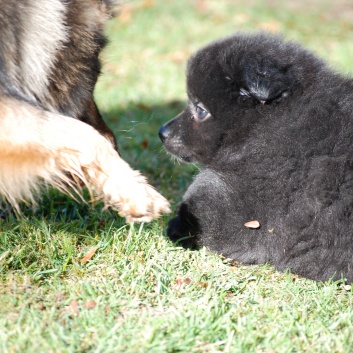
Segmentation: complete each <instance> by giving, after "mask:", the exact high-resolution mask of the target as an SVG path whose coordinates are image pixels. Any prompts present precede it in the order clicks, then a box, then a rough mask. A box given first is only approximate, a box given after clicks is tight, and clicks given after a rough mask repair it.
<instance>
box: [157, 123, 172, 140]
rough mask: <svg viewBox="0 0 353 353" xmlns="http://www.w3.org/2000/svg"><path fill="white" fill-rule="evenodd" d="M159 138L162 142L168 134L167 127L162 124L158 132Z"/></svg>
mask: <svg viewBox="0 0 353 353" xmlns="http://www.w3.org/2000/svg"><path fill="white" fill-rule="evenodd" d="M158 135H159V138H160V139H161V141H162V142H164V141H165V140H166V139H167V138H168V137H169V135H170V131H169V129H168V128H167V127H166V126H165V125H163V126H162V127H161V128H160V129H159V132H158Z"/></svg>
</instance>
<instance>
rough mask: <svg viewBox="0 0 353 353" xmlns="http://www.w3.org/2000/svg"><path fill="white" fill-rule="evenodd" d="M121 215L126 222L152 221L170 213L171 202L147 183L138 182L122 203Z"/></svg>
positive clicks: (120, 207)
mask: <svg viewBox="0 0 353 353" xmlns="http://www.w3.org/2000/svg"><path fill="white" fill-rule="evenodd" d="M118 209H119V215H120V216H122V217H125V219H126V222H128V223H132V222H150V221H152V220H153V219H155V218H158V217H160V216H161V215H162V214H163V213H170V208H169V202H168V201H167V200H166V199H165V198H164V197H163V196H162V195H161V194H160V193H158V192H157V191H156V190H155V189H154V188H153V187H152V186H151V185H149V184H147V183H138V184H137V185H135V186H134V187H133V189H130V190H129V193H128V195H127V196H126V197H125V198H124V200H123V202H121V203H120V205H119V207H118Z"/></svg>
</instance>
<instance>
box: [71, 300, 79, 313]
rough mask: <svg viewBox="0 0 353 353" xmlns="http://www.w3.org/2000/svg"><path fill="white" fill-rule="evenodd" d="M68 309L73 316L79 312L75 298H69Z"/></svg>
mask: <svg viewBox="0 0 353 353" xmlns="http://www.w3.org/2000/svg"><path fill="white" fill-rule="evenodd" d="M70 309H71V311H72V312H73V313H74V315H75V316H78V313H79V308H78V302H77V300H75V299H74V300H71V303H70Z"/></svg>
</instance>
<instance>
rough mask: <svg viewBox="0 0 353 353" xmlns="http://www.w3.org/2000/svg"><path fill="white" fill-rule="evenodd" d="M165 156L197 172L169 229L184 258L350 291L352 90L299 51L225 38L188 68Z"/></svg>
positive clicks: (259, 38) (248, 38)
mask: <svg viewBox="0 0 353 353" xmlns="http://www.w3.org/2000/svg"><path fill="white" fill-rule="evenodd" d="M187 93H188V97H189V102H188V104H187V106H186V109H185V110H184V111H183V112H182V113H181V114H180V115H178V116H177V117H176V118H175V119H173V120H171V121H170V122H168V123H167V124H166V125H164V126H163V127H162V128H161V130H160V137H161V139H162V141H163V142H164V146H165V148H166V149H167V151H169V152H170V153H171V154H173V155H175V156H177V157H179V158H180V159H181V160H183V161H186V162H199V163H201V164H203V166H204V169H203V171H201V173H200V174H199V175H197V177H196V178H195V180H194V182H193V183H192V184H191V186H190V187H189V189H188V190H187V192H186V194H185V195H184V197H183V200H182V203H181V205H180V208H179V210H178V214H177V216H176V217H175V218H174V219H172V220H171V221H170V223H169V226H168V230H167V233H168V236H169V237H170V239H172V240H174V241H178V242H179V243H180V244H181V245H183V246H185V247H194V248H195V247H196V248H197V247H200V246H206V247H208V248H210V249H212V250H215V251H217V252H219V253H221V254H223V255H224V256H226V257H228V258H232V259H235V260H238V261H240V262H243V263H247V264H259V263H266V262H267V263H270V264H273V265H274V266H275V267H276V268H278V269H279V270H283V271H284V270H287V269H289V270H290V271H292V272H293V273H296V274H299V275H302V276H305V277H308V278H311V279H316V280H328V279H330V278H335V279H340V278H342V277H344V278H346V279H347V280H348V281H349V282H352V281H353V147H352V146H353V102H352V97H353V80H352V79H351V78H344V77H343V76H342V75H340V74H337V73H335V72H333V71H332V70H331V69H329V68H328V67H327V66H326V64H325V63H324V62H323V61H321V60H320V59H318V58H317V57H316V56H314V55H313V54H311V53H310V52H308V51H307V50H305V49H303V48H302V47H301V46H299V45H298V44H295V43H292V42H285V41H284V40H283V39H282V38H281V37H279V36H273V35H268V34H264V33H260V34H255V35H248V34H236V35H234V36H231V37H229V38H226V39H222V40H219V41H216V42H214V43H212V44H210V45H208V46H206V47H205V48H203V49H201V50H200V51H199V52H197V53H196V54H195V55H194V56H193V57H192V58H191V59H190V60H189V63H188V67H187Z"/></svg>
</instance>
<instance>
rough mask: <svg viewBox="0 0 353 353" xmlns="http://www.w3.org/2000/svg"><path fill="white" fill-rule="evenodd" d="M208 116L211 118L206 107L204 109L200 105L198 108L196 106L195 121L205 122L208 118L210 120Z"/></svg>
mask: <svg viewBox="0 0 353 353" xmlns="http://www.w3.org/2000/svg"><path fill="white" fill-rule="evenodd" d="M208 116H209V113H208V111H207V110H206V109H205V108H204V107H202V106H200V105H197V106H196V114H195V119H196V120H197V121H203V120H205V119H206V118H208Z"/></svg>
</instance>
